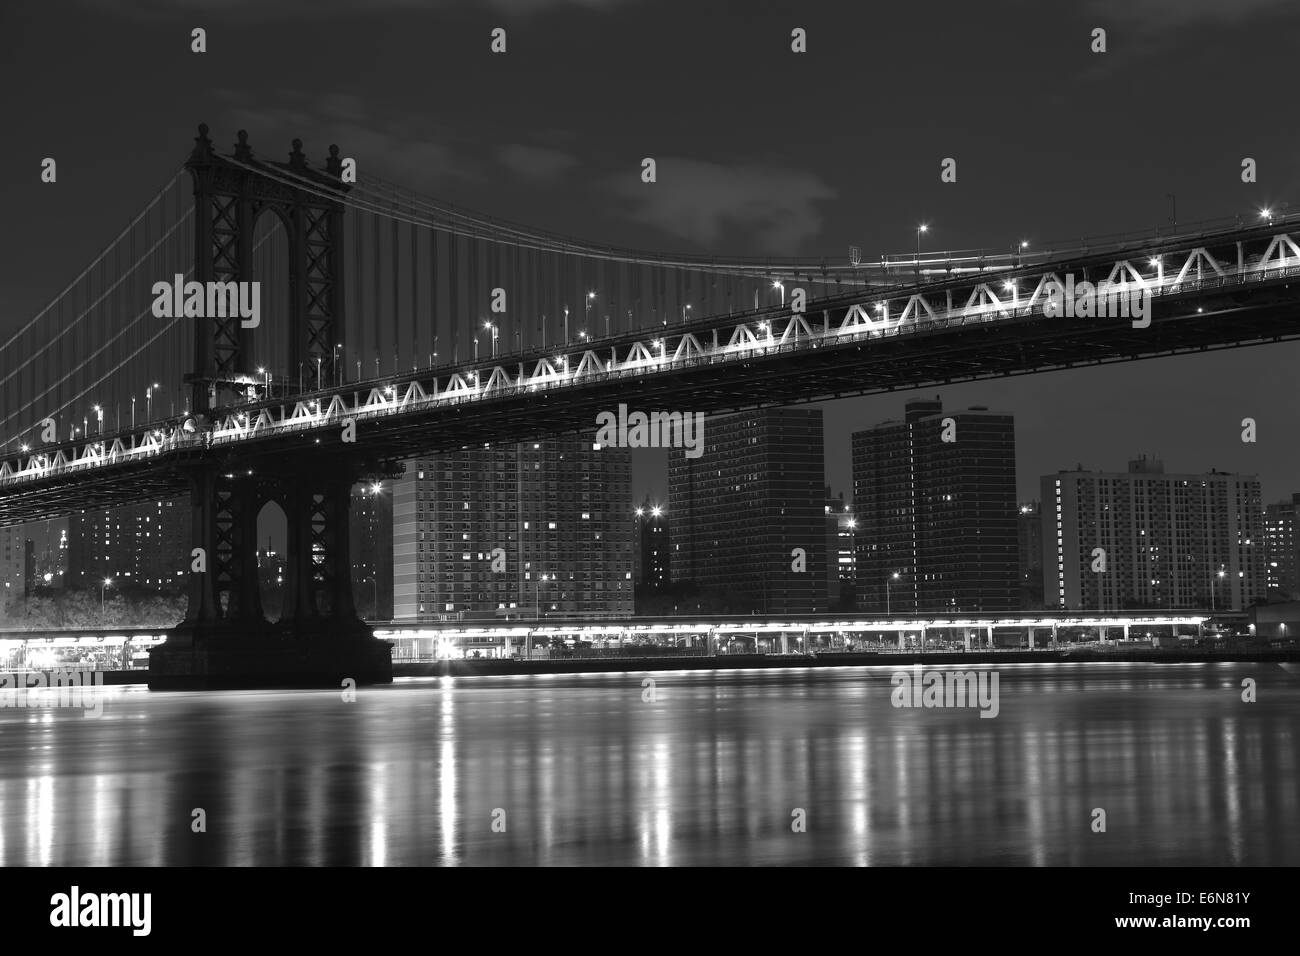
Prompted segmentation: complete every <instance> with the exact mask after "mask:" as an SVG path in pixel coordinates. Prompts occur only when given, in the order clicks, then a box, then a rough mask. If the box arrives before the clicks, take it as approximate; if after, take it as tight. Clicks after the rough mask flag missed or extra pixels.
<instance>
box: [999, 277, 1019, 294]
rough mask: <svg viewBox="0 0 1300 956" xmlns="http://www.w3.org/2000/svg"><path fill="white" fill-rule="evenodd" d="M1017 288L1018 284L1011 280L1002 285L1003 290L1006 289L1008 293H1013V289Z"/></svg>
mask: <svg viewBox="0 0 1300 956" xmlns="http://www.w3.org/2000/svg"><path fill="white" fill-rule="evenodd" d="M1015 287H1016V284H1015V283H1014V282H1012V281H1011V280H1010V279H1008V280H1007V281H1006V282H1004V283H1002V288H1003V289H1005V290H1006V291H1008V292H1010V291H1011V290H1012V289H1014V288H1015Z"/></svg>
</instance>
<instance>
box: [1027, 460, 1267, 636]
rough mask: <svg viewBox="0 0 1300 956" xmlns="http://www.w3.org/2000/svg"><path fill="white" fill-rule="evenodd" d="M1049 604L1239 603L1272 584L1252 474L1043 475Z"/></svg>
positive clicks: (1145, 467) (1133, 469) (1139, 466)
mask: <svg viewBox="0 0 1300 956" xmlns="http://www.w3.org/2000/svg"><path fill="white" fill-rule="evenodd" d="M1041 487H1042V495H1043V497H1042V504H1043V594H1044V598H1045V600H1046V603H1047V607H1049V608H1059V609H1064V610H1089V611H1091V610H1101V611H1114V610H1123V609H1125V608H1208V609H1211V610H1215V609H1217V610H1228V609H1238V610H1239V609H1242V608H1246V607H1249V606H1250V605H1251V604H1253V603H1255V602H1256V601H1257V600H1258V599H1259V598H1260V597H1261V596H1262V595H1263V591H1264V585H1265V580H1266V579H1265V572H1264V564H1265V561H1264V556H1265V552H1266V548H1265V541H1264V508H1263V506H1262V504H1261V501H1260V485H1259V479H1258V478H1256V477H1254V476H1253V475H1233V474H1224V473H1223V472H1218V471H1211V472H1210V473H1209V474H1165V472H1164V465H1163V464H1162V463H1161V462H1159V461H1158V460H1153V459H1147V458H1145V457H1143V458H1140V459H1136V460H1134V461H1130V462H1129V465H1128V471H1127V472H1095V471H1083V470H1082V469H1079V470H1076V471H1061V472H1057V473H1056V474H1054V475H1044V476H1043V477H1042V479H1041Z"/></svg>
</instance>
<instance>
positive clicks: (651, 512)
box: [632, 497, 672, 589]
mask: <svg viewBox="0 0 1300 956" xmlns="http://www.w3.org/2000/svg"><path fill="white" fill-rule="evenodd" d="M633 517H634V519H635V520H634V522H633V524H634V526H635V532H634V534H635V543H636V550H635V561H634V563H633V574H632V579H633V580H634V581H635V582H636V585H637V587H639V588H650V589H654V588H660V587H663V586H664V585H666V584H669V583H670V582H671V581H672V572H671V566H670V563H669V553H670V552H669V546H670V545H669V534H668V527H669V524H668V515H667V513H666V512H665V511H664V509H663V508H662V507H660V506H659V505H656V504H651V503H650V498H649V497H647V498H646V499H645V501H643V502H642V503H641V504H640V505H638V506H637V509H636V512H635V513H634V515H633Z"/></svg>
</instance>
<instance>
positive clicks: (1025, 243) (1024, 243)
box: [1020, 239, 1029, 249]
mask: <svg viewBox="0 0 1300 956" xmlns="http://www.w3.org/2000/svg"><path fill="white" fill-rule="evenodd" d="M1020 248H1021V249H1028V248H1029V240H1028V239H1021V240H1020Z"/></svg>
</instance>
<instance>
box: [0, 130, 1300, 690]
mask: <svg viewBox="0 0 1300 956" xmlns="http://www.w3.org/2000/svg"><path fill="white" fill-rule="evenodd" d="M343 169H344V157H342V156H341V155H340V152H339V150H338V148H337V147H333V146H331V147H330V148H329V152H328V154H327V155H326V157H325V158H324V160H323V162H321V163H319V164H317V165H313V164H312V163H311V162H309V161H308V159H307V157H306V155H305V154H304V152H303V150H302V144H301V143H300V142H299V141H297V140H295V141H294V142H293V144H292V148H291V151H290V152H289V153H288V157H287V160H286V161H283V162H280V161H272V160H269V159H267V158H264V157H262V156H259V155H256V154H254V152H253V149H252V146H251V145H250V144H249V142H248V139H247V136H246V135H245V134H244V133H242V132H240V133H239V134H238V137H237V140H236V142H235V143H234V144H233V149H232V150H231V152H229V153H224V152H221V151H219V150H218V149H217V148H216V147H215V146H214V144H213V142H212V140H211V139H210V138H209V136H208V129H207V127H206V126H201V127H200V128H199V136H198V137H197V138H196V139H195V144H194V148H193V150H192V152H191V154H190V156H189V158H188V160H187V161H186V162H185V163H184V165H183V167H182V168H181V169H180V170H178V171H177V173H176V175H175V176H174V177H172V179H171V180H170V181H169V182H168V183H167V184H166V185H165V186H164V187H163V188H162V189H161V190H160V191H159V192H158V194H157V195H156V196H154V197H153V198H152V200H150V202H149V203H148V204H147V205H146V206H145V208H144V209H143V210H142V211H141V212H140V213H139V214H138V215H137V216H136V217H134V218H133V219H132V221H131V222H130V223H129V224H128V226H127V227H126V228H125V229H124V230H123V231H122V232H121V233H120V234H119V235H118V236H117V237H116V238H115V239H114V240H113V242H111V243H110V244H109V245H108V246H107V247H105V249H104V250H103V251H102V252H101V253H100V255H99V256H97V257H96V258H95V260H94V261H93V262H92V263H91V264H90V265H89V266H88V267H87V268H86V269H85V270H83V271H82V273H81V274H80V275H79V276H78V277H77V278H76V279H75V280H74V281H72V282H71V283H69V285H68V286H67V287H66V288H65V289H64V290H63V291H62V292H60V293H59V295H57V296H56V297H55V298H54V299H53V300H52V301H51V303H50V304H49V305H48V306H47V307H46V308H44V309H43V310H41V312H39V313H38V314H37V315H36V316H34V317H33V318H32V319H31V320H30V321H28V322H26V323H25V324H24V325H23V326H22V327H21V328H19V329H18V330H17V331H15V332H13V333H12V334H11V335H10V336H9V337H8V338H7V339H6V340H5V341H4V343H3V346H2V347H0V356H2V358H0V372H2V374H3V378H2V380H0V396H2V398H3V407H2V411H0V524H14V523H20V522H28V521H34V520H38V519H44V518H51V517H58V516H63V515H68V514H72V513H76V512H79V511H82V510H90V509H102V508H109V507H115V506H118V505H123V504H128V503H131V502H134V501H139V500H145V499H148V498H156V497H166V496H177V495H183V494H186V493H188V494H189V496H190V506H191V511H192V520H193V543H194V548H195V549H196V551H195V554H196V555H199V556H200V557H199V558H196V564H195V566H194V567H195V569H194V570H192V573H191V574H190V575H189V611H188V613H187V615H186V619H185V621H184V622H183V623H182V624H181V625H180V626H179V627H178V628H177V629H176V630H175V631H173V632H172V633H171V636H170V637H169V638H168V640H167V641H166V643H165V644H164V645H162V646H161V647H159V648H157V649H156V650H155V651H153V652H152V655H151V663H150V683H151V686H154V687H159V688H164V687H176V686H221V685H226V684H232V683H234V684H248V683H250V682H257V681H258V680H264V681H269V682H275V683H284V682H296V681H301V682H308V683H318V682H321V681H329V682H332V683H334V684H335V685H337V681H338V679H339V678H341V677H352V678H354V679H356V680H358V681H383V680H387V679H390V677H391V665H390V663H389V656H388V655H389V648H388V645H387V644H385V643H383V642H380V641H377V640H375V639H374V637H373V635H372V634H371V632H370V631H369V629H368V628H367V627H366V626H365V625H364V624H362V622H361V621H360V620H359V618H358V617H357V615H356V612H355V609H354V607H353V604H352V582H351V580H350V572H349V563H348V540H347V538H348V521H347V517H348V507H349V501H350V490H351V487H352V485H353V484H354V483H355V482H356V481H359V480H363V479H366V478H371V479H373V478H378V477H391V476H394V475H397V474H400V472H401V467H402V466H401V461H402V460H403V459H405V458H410V457H413V456H416V455H426V454H431V453H436V452H440V451H448V450H453V449H457V448H464V447H468V446H470V445H474V444H481V443H484V442H497V441H523V440H531V439H534V438H540V437H544V436H549V435H556V434H563V433H570V432H574V431H578V430H582V429H591V428H594V422H595V418H596V413H597V412H598V411H599V410H602V409H609V408H614V407H617V406H618V404H619V403H627V404H628V405H629V406H635V407H639V408H642V409H644V410H647V411H650V410H673V409H676V410H683V411H685V410H689V411H703V412H722V411H732V410H739V409H744V408H751V407H759V406H767V405H786V404H793V403H797V402H805V401H818V400H826V399H831V398H838V397H843V396H847V395H857V394H866V393H871V392H880V391H890V390H895V389H909V388H916V387H921V386H927V385H938V384H944V383H950V382H957V381H969V380H974V379H980V378H989V377H996V376H1006V375H1017V374H1026V373H1032V372H1039V371H1044V370H1049V369H1060V368H1069V367H1075V366H1084V365H1097V364H1104V363H1110V362H1118V361H1131V360H1136V359H1142V358H1148V357H1154V356H1162V355H1173V354H1179V353H1184V352H1192V351H1205V350H1210V349H1220V348H1231V347H1239V346H1246V345H1256V344H1263V343H1268V342H1277V341H1282V340H1286V339H1294V338H1296V337H1297V336H1300V321H1298V318H1300V315H1298V311H1297V306H1298V305H1300V301H1298V300H1300V289H1297V286H1296V280H1297V278H1300V245H1297V238H1296V236H1295V235H1293V234H1294V233H1296V232H1297V230H1300V223H1297V217H1295V216H1282V215H1269V214H1267V213H1266V214H1264V215H1261V216H1260V217H1258V218H1257V219H1256V218H1253V219H1250V220H1243V219H1234V220H1227V221H1216V222H1208V223H1202V224H1197V225H1196V226H1189V227H1184V230H1183V231H1181V232H1180V233H1179V234H1177V235H1154V236H1152V235H1138V236H1117V237H1110V238H1108V239H1103V240H1099V241H1094V242H1092V243H1082V242H1079V243H1074V244H1070V245H1046V246H1044V247H1042V248H1039V249H1036V250H1035V251H1034V252H1033V253H1032V254H1030V253H1027V252H1025V251H1024V250H1023V249H1013V250H1011V251H1010V252H1009V253H996V254H990V253H986V252H983V251H980V250H965V251H960V252H945V253H941V254H928V255H922V254H920V252H919V251H918V253H917V255H916V256H914V257H911V258H906V257H902V256H882V257H880V258H879V259H878V260H870V261H864V260H862V259H861V258H860V257H859V256H856V255H855V256H852V257H849V258H847V259H846V260H845V261H837V262H829V261H827V260H823V259H817V260H813V259H794V258H790V259H770V260H768V259H764V260H757V259H743V258H736V259H724V258H719V257H700V256H683V255H667V254H658V253H651V252H645V251H638V250H632V249H624V248H615V247H609V246H601V245H596V244H592V243H588V242H584V241H582V240H579V239H576V238H573V237H569V236H564V235H561V234H557V233H551V232H546V231H542V230H538V229H533V228H530V227H527V226H524V225H521V224H517V223H511V222H507V221H503V220H500V219H495V218H492V217H488V216H483V215H480V214H477V213H474V212H472V211H469V210H465V209H461V208H459V207H456V206H453V205H449V204H447V203H445V202H441V201H438V200H435V199H431V198H429V197H425V196H422V195H420V194H418V193H416V192H413V191H411V190H408V189H405V188H403V187H400V186H398V185H396V184H392V183H387V182H383V181H379V180H376V179H373V178H369V177H365V176H362V177H359V179H360V181H359V182H356V183H351V182H345V181H344V176H343ZM175 277H179V279H178V281H183V282H190V281H194V282H198V283H202V284H204V285H206V284H208V283H241V282H257V283H258V284H259V288H260V297H259V310H258V311H259V316H258V320H257V322H256V324H253V323H251V322H247V321H246V320H245V319H244V318H242V317H241V316H240V315H239V314H238V312H236V311H234V310H222V312H223V314H218V315H195V314H191V315H189V316H186V315H185V314H184V310H183V309H177V310H169V313H170V314H166V315H164V316H160V315H159V314H157V313H158V311H159V310H158V309H157V308H156V307H155V303H156V300H157V299H158V294H157V292H156V291H155V287H156V285H157V284H158V283H160V282H163V283H168V284H170V283H171V282H172V281H173V279H174V278H175ZM1073 282H1080V283H1081V282H1092V283H1103V282H1104V283H1107V284H1109V285H1110V286H1111V287H1113V288H1117V289H1119V290H1121V292H1122V294H1134V295H1142V296H1145V297H1147V299H1148V301H1149V303H1150V312H1149V316H1148V318H1147V320H1144V322H1142V323H1138V322H1131V321H1129V320H1128V318H1123V319H1120V318H1116V317H1113V316H1112V317H1107V318H1099V317H1095V316H1091V315H1074V314H1073V313H1070V314H1067V315H1061V314H1059V309H1058V310H1055V311H1054V310H1053V309H1051V308H1050V307H1049V302H1050V301H1051V299H1052V296H1053V292H1054V290H1055V291H1057V292H1059V291H1060V290H1061V289H1062V288H1064V287H1066V286H1067V283H1073ZM267 501H276V502H278V503H279V504H280V506H281V507H282V508H283V510H284V513H285V516H286V520H287V525H288V542H287V554H286V581H287V590H286V606H285V609H284V613H283V616H282V617H281V619H280V621H279V622H278V623H276V624H270V623H268V622H267V621H266V620H265V619H264V617H263V615H262V612H261V608H260V603H259V597H258V582H257V573H256V551H255V549H256V517H257V514H258V511H259V510H260V508H261V507H262V505H263V504H265V503H266V502H267Z"/></svg>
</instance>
